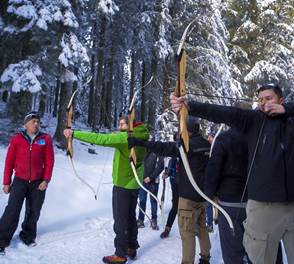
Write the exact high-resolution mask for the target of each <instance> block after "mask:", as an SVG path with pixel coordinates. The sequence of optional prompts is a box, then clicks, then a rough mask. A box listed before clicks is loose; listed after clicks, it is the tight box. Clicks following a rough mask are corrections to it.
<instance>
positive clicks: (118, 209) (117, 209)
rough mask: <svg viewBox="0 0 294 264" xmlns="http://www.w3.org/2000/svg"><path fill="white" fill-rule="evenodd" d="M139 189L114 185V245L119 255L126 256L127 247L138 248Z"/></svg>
mask: <svg viewBox="0 0 294 264" xmlns="http://www.w3.org/2000/svg"><path fill="white" fill-rule="evenodd" d="M137 199H138V190H137V189H125V188H121V187H117V186H113V190H112V210H113V219H114V225H113V230H114V233H115V238H114V247H115V254H116V255H117V256H122V257H124V256H126V255H127V249H128V248H132V249H137V248H138V247H139V244H138V240H137V237H138V227H137V223H136V206H137Z"/></svg>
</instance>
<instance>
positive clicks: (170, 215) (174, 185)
mask: <svg viewBox="0 0 294 264" xmlns="http://www.w3.org/2000/svg"><path fill="white" fill-rule="evenodd" d="M170 186H171V190H172V208H171V209H170V211H169V213H168V217H167V222H166V226H168V227H170V228H171V227H172V225H173V223H174V221H175V218H176V216H177V212H178V204H179V191H178V185H177V183H176V182H175V181H172V180H170Z"/></svg>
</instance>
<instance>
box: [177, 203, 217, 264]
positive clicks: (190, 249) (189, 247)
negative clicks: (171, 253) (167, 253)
mask: <svg viewBox="0 0 294 264" xmlns="http://www.w3.org/2000/svg"><path fill="white" fill-rule="evenodd" d="M178 224H179V231H180V235H181V240H182V262H181V263H182V264H194V260H195V251H196V238H195V236H196V235H197V237H198V239H199V244H200V255H201V257H202V258H203V259H207V260H209V258H210V247H211V246H210V240H209V236H208V232H207V229H206V220H205V205H204V203H201V202H194V201H192V200H188V199H184V198H182V197H180V198H179V206H178Z"/></svg>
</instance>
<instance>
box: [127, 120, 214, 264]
mask: <svg viewBox="0 0 294 264" xmlns="http://www.w3.org/2000/svg"><path fill="white" fill-rule="evenodd" d="M187 128H188V132H189V134H190V147H189V152H188V153H187V157H188V160H189V163H190V166H191V170H192V172H193V177H194V179H195V181H196V183H197V184H198V186H199V187H200V188H201V189H203V184H204V171H205V167H206V165H207V161H208V156H209V149H210V144H209V143H208V141H207V140H206V139H204V138H203V137H202V136H201V135H200V134H199V123H198V119H196V118H193V117H189V118H188V121H187ZM128 140H129V148H131V147H133V146H145V147H146V148H147V150H148V151H152V152H154V153H156V154H158V155H160V156H164V157H180V153H179V150H178V148H177V145H176V143H175V142H165V143H164V142H160V141H157V142H153V141H144V140H140V139H135V138H129V139H128ZM177 176H178V191H179V204H178V225H179V231H180V236H181V239H182V262H181V263H182V264H194V260H195V249H196V243H195V242H196V241H195V236H196V235H197V236H198V238H199V244H200V256H201V259H200V262H199V263H201V264H209V259H210V248H211V245H210V240H209V236H208V232H207V229H206V224H205V203H204V199H203V198H202V196H200V195H199V194H198V193H197V192H196V190H195V189H194V188H193V186H192V185H191V183H190V181H189V179H188V176H187V174H186V171H185V168H184V165H183V163H182V161H181V160H180V163H179V173H178V175H177Z"/></svg>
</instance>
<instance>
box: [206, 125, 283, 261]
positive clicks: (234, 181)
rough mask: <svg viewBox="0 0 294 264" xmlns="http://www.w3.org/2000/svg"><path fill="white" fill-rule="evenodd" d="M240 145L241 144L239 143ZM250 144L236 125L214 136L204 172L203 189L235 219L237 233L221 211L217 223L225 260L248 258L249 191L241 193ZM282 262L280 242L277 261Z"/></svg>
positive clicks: (244, 182) (244, 180) (245, 176)
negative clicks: (244, 242) (233, 231)
mask: <svg viewBox="0 0 294 264" xmlns="http://www.w3.org/2000/svg"><path fill="white" fill-rule="evenodd" d="M236 146H238V147H236ZM247 165H248V147H247V142H246V139H245V137H244V136H243V135H242V134H241V133H240V132H238V130H237V129H234V128H230V129H229V130H228V131H225V132H223V133H221V134H220V135H219V136H218V137H217V138H216V140H215V142H214V146H213V150H212V154H211V157H210V159H209V161H208V165H207V167H206V173H205V182H204V191H205V193H206V194H207V196H209V197H210V198H212V199H213V198H215V197H217V198H218V203H219V204H220V205H221V206H222V207H223V208H224V209H225V210H226V211H227V213H228V214H229V215H230V217H231V218H232V220H233V223H234V228H235V234H234V236H233V235H232V233H231V230H230V227H229V225H228V223H227V221H226V219H225V217H224V216H223V214H219V219H218V227H219V234H220V244H221V250H222V256H223V260H224V263H225V264H238V263H240V264H241V263H243V260H244V259H246V258H247V254H246V251H245V248H244V246H243V244H242V240H243V234H244V227H243V221H244V220H245V219H246V210H245V208H246V203H247V194H246V192H245V193H244V197H242V194H243V191H244V188H245V185H246V178H247ZM282 263H283V256H282V251H281V246H279V251H278V256H277V262H276V264H282Z"/></svg>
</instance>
